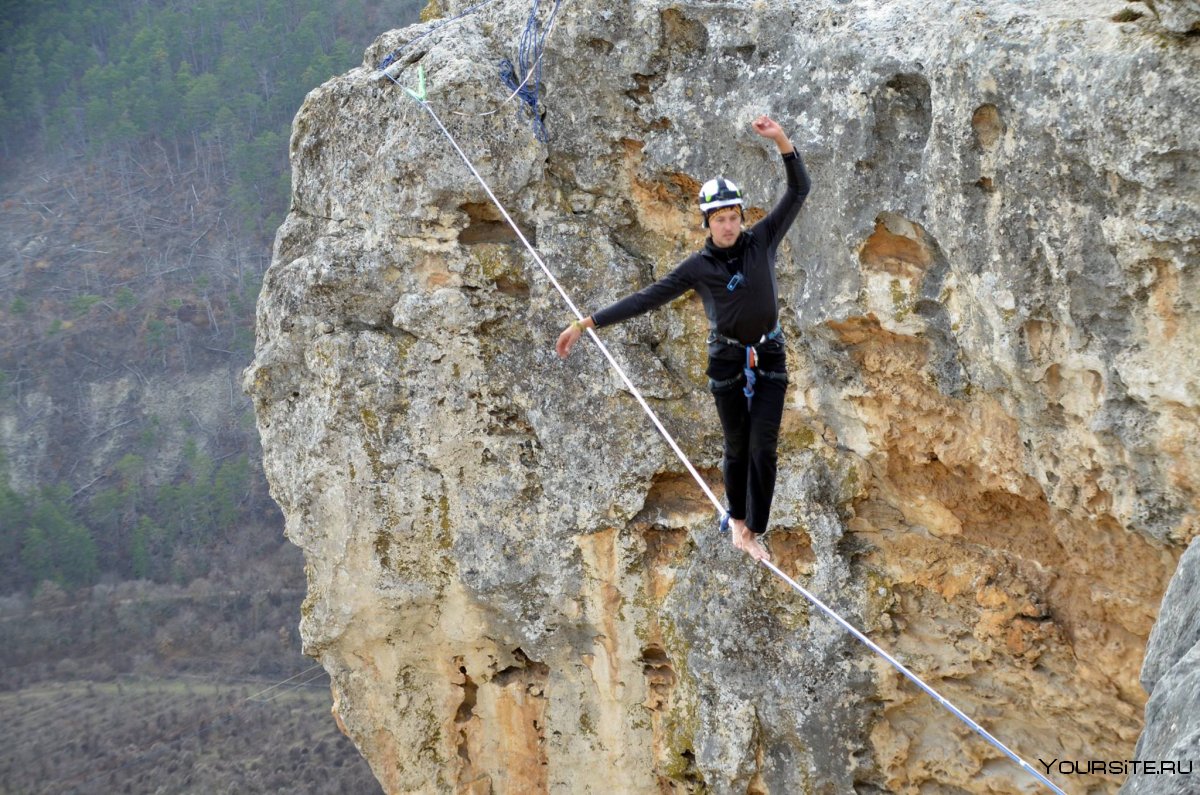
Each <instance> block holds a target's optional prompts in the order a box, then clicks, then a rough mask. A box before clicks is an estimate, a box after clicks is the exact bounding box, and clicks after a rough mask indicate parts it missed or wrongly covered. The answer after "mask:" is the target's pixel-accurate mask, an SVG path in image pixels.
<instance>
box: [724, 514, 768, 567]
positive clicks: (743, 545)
mask: <svg viewBox="0 0 1200 795" xmlns="http://www.w3.org/2000/svg"><path fill="white" fill-rule="evenodd" d="M729 529H730V532H729V537H730V539H731V540H732V541H733V545H734V546H735V547H737V548H738V549H740V550H742V551H743V552H745V553H746V554H747V555H749V556H750V557H752V558H754V560H756V561H759V560H770V559H771V555H770V554H769V553H768V552H767V548H766V547H764V546H763V545H762V544H761V543H759V541H758V537H757V536H756V535H755V534H754V533H753V532H752V531H751V530H750V528H748V527H746V523H745V522H744V521H742V520H741V519H730V520H729Z"/></svg>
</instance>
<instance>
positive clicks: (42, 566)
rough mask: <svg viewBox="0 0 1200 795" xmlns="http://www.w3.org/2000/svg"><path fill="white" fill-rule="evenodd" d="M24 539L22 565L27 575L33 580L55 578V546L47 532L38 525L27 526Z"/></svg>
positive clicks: (39, 580) (40, 580)
mask: <svg viewBox="0 0 1200 795" xmlns="http://www.w3.org/2000/svg"><path fill="white" fill-rule="evenodd" d="M23 541H24V543H22V545H21V565H22V566H23V567H24V568H25V576H26V577H27V578H28V579H30V580H32V581H33V582H42V581H43V580H52V579H54V578H55V575H56V572H55V567H54V548H53V545H52V544H51V543H50V539H49V538H48V537H47V536H46V533H45V532H44V531H42V530H41V529H40V528H37V527H27V528H26V529H25V537H24V539H23Z"/></svg>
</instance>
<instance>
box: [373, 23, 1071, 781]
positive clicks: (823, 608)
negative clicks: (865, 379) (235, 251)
mask: <svg viewBox="0 0 1200 795" xmlns="http://www.w3.org/2000/svg"><path fill="white" fill-rule="evenodd" d="M556 5H557V3H556ZM387 77H388V78H389V79H390V80H392V82H394V83H396V85H398V86H399V85H400V83H399V82H398V81H397V80H396V78H395V76H393V75H390V74H389V75H387ZM418 80H419V81H421V82H420V84H419V86H418V90H417V91H415V92H414V91H407V89H406V91H407V93H408V95H409V96H410V97H412V98H413V100H414V101H416V102H417V103H418V104H419V105H420V106H421V107H422V108H424V109H425V110H426V112H428V113H429V116H430V118H432V119H433V121H434V123H435V124H437V126H438V129H440V130H441V131H442V134H443V135H444V136H446V140H447V141H449V142H450V145H451V146H452V147H454V151H456V152H457V153H458V156H459V157H460V158H461V159H462V161H463V163H464V164H465V165H466V167H467V169H468V170H469V171H470V172H471V174H472V176H474V177H475V179H476V181H477V182H478V183H479V185H480V186H481V187H482V188H483V190H484V192H485V193H487V195H488V198H489V199H491V200H492V203H493V204H494V205H496V209H497V210H499V211H500V214H501V215H502V216H504V220H505V221H506V222H508V225H509V226H510V227H512V230H513V232H515V233H516V235H517V238H518V239H520V241H521V243H523V244H524V245H525V248H526V249H527V250H528V251H529V254H530V256H532V257H533V260H534V262H536V263H537V265H538V267H539V268H541V270H542V273H544V274H545V275H546V278H547V279H548V280H549V281H550V284H551V285H552V286H553V287H554V289H555V290H557V291H558V294H559V295H560V296H561V297H562V299H563V301H564V302H565V303H566V305H567V307H568V308H569V309H570V310H571V312H572V314H574V315H575V318H576V320H578V321H579V322H580V323H582V322H583V321H584V317H583V313H581V312H580V311H579V308H578V307H577V306H576V305H575V302H574V301H572V300H571V297H570V295H568V294H567V291H566V290H565V289H563V287H562V285H561V284H560V283H559V281H558V279H557V278H555V276H554V274H553V273H552V272H551V270H550V268H549V267H547V265H546V263H545V262H544V261H543V260H542V258H541V256H540V255H539V254H538V253H537V251H536V250H534V248H533V246H532V245H531V244H530V243H529V240H528V239H527V238H526V237H525V234H524V233H523V232H522V231H521V228H520V227H519V226H517V224H516V223H515V222H514V221H513V219H512V216H511V215H509V213H508V210H506V209H505V208H504V205H502V204H501V203H500V200H499V199H497V198H496V194H495V193H494V192H492V189H491V187H489V186H488V184H487V182H486V181H485V180H484V178H483V177H482V176H481V175H480V174H479V171H478V170H477V169H476V168H475V166H474V164H473V163H471V159H470V158H469V157H467V155H466V153H465V152H463V150H462V147H460V146H459V145H458V141H456V140H455V139H454V136H453V135H451V134H450V131H449V130H448V129H446V125H445V124H443V123H442V120H441V119H440V118H439V117H438V115H437V113H436V112H435V111H434V109H433V107H432V106H431V105H430V104H429V102H428V100H427V99H426V98H425V97H424V84H423V79H422V78H421V76H420V72H418ZM401 87H403V86H401ZM587 333H588V336H590V337H591V338H592V342H594V343H595V344H596V347H597V348H598V349H599V351H600V352H601V353H602V354H603V355H604V358H605V359H607V360H608V363H609V364H610V365H612V367H613V369H614V370H616V372H617V375H618V376H620V378H621V381H622V383H624V384H625V387H626V388H627V389H628V390H629V392H630V393H631V394H632V395H633V396H634V398H635V399H636V400H637V402H638V404H639V405H640V406H641V407H642V410H643V411H645V412H646V415H647V416H648V417H649V418H650V421H651V422H652V423H653V424H654V427H655V428H657V429H658V432H659V433H660V434H662V436H663V438H664V439H665V440H666V441H667V444H668V445H669V446H670V447H671V450H672V451H674V453H675V455H676V456H677V457H678V458H679V460H680V462H682V463H683V465H684V467H686V468H687V471H688V472H689V473H690V474H691V476H692V478H693V479H695V481H696V484H697V485H698V486H699V487H700V490H701V491H703V492H704V495H705V496H706V497H708V499H709V501H710V502H711V503H712V504H713V506H714V507H715V508H716V509H717V511H718V512H719V513H720V514H722V517H723V518H722V522H721V524H722V528H723V529H725V528H728V526H729V515H728V512H726V511H725V508H724V506H723V505H722V504H721V502H720V500H718V499H717V495H716V494H714V493H713V490H712V489H711V488H710V487H709V485H708V483H706V482H705V480H704V478H703V477H701V476H700V473H699V472H698V471H697V470H696V467H695V466H693V464H692V462H691V460H690V459H688V457H687V455H686V454H685V453H684V452H683V450H682V449H681V448H680V447H679V444H678V443H677V442H676V441H675V439H674V437H673V436H671V434H670V432H669V431H667V429H666V426H664V425H663V424H662V421H661V420H660V419H659V418H658V415H657V414H655V413H654V410H653V409H652V408H650V404H649V403H647V402H646V399H645V398H644V397H643V396H642V393H641V391H640V390H639V389H638V388H637V387H636V386H635V385H634V383H633V381H632V380H631V379H630V378H629V376H628V375H626V374H625V370H624V369H623V368H622V367H621V365H620V364H618V363H617V360H616V359H615V358H614V357H613V355H612V353H611V352H609V350H608V347H607V346H606V345H605V344H604V342H603V341H602V340H601V339H600V337H599V336H598V335H597V334H596V331H595V329H593V328H590V327H589V328H587ZM779 333H780V332H779V328H778V327H776V329H775V330H774V331H772V332H771V333H770V335H763V338H762V339H761V340H760V341H759V342H758V343H756V345H760V344H762V343H763V342H766V341H767V338H768V336H773V337H775V338H777V337H778V336H779ZM710 337H712V338H713V339H715V341H718V342H723V341H727V340H730V339H731V338H728V337H721V336H720V335H716V334H715V332H714V333H713V335H710ZM733 343H734V344H736V345H742V343H741V342H740V341H738V340H733ZM747 347H753V346H747ZM748 361H749V359H748ZM764 375H765V374H764ZM748 398H749V396H748ZM757 562H758V563H761V564H762V565H763V566H765V567H766V568H767V569H768V570H770V571H771V572H772V573H774V574H775V575H776V576H777V577H779V578H780V579H781V580H783V581H784V582H786V583H787V584H788V585H789V586H791V588H792V589H793V590H795V591H796V592H797V593H798V594H800V595H801V596H803V597H804V598H805V599H807V600H808V601H809V603H810V604H812V605H813V606H814V607H816V608H817V609H818V610H819V611H820V612H821V613H823V614H824V615H825V616H827V617H828V618H830V619H831V620H832V621H834V622H835V623H837V624H838V625H839V626H841V627H842V628H843V629H845V630H846V631H847V632H849V633H850V634H851V635H853V636H854V637H855V638H856V639H857V640H858V641H859V642H861V643H862V644H863V645H864V646H866V647H867V648H868V649H870V650H871V651H873V652H875V653H876V654H878V655H879V656H880V657H882V658H883V659H884V660H885V661H887V663H888V664H889V665H891V666H892V667H893V668H895V669H896V670H897V671H899V672H900V673H901V674H902V675H903V676H904V677H905V678H907V679H908V680H909V681H911V682H913V683H914V684H915V685H917V687H919V688H920V689H921V690H923V691H925V692H926V693H927V694H929V695H930V696H931V697H932V698H933V699H934V700H935V701H937V702H938V703H939V704H941V705H942V706H943V707H945V708H946V710H948V711H949V712H950V713H951V714H952V715H954V716H955V717H957V718H958V719H959V720H961V721H962V722H963V723H965V724H966V725H967V726H968V727H969V728H970V729H971V730H972V731H974V732H975V733H976V734H977V735H979V736H980V737H981V738H983V739H984V740H986V741H987V742H988V743H990V744H991V745H992V746H993V747H995V748H996V749H997V750H999V751H1000V752H1001V753H1003V754H1004V755H1005V756H1007V757H1008V758H1009V759H1011V760H1012V761H1013V762H1014V763H1016V764H1017V766H1018V767H1020V768H1021V769H1022V770H1024V771H1026V772H1027V773H1029V774H1030V775H1032V776H1033V777H1034V778H1036V779H1037V780H1038V781H1039V782H1040V783H1042V784H1043V785H1045V786H1046V787H1047V788H1048V789H1050V790H1051V791H1052V792H1054V793H1056V795H1067V794H1066V792H1064V791H1063V790H1062V789H1060V788H1059V787H1058V786H1057V785H1055V783H1054V782H1053V781H1051V780H1050V779H1049V778H1047V777H1046V776H1044V775H1042V774H1041V773H1039V772H1038V771H1037V770H1036V769H1035V768H1034V767H1033V766H1032V765H1030V764H1029V763H1028V762H1026V761H1025V760H1024V759H1022V758H1021V757H1020V756H1018V755H1017V754H1016V753H1015V752H1014V751H1012V750H1011V749H1009V748H1008V746H1006V745H1005V744H1004V743H1002V742H1000V740H998V739H996V737H994V736H993V735H992V734H991V733H989V732H988V731H987V730H986V729H984V728H983V727H982V726H980V725H979V724H978V723H976V722H975V721H974V720H972V719H971V718H970V717H969V716H968V715H967V714H966V713H964V712H963V711H962V710H960V709H959V708H958V707H956V706H954V705H953V704H951V703H950V701H949V700H947V699H946V698H945V697H944V696H942V695H941V694H940V693H938V692H937V691H936V690H934V689H933V688H932V687H930V686H929V685H927V684H925V682H924V681H922V680H921V678H920V677H918V676H917V675H916V674H915V673H913V672H912V671H910V670H909V669H908V668H907V667H906V666H905V665H904V664H903V663H901V662H900V661H899V660H897V659H896V658H895V657H893V656H892V655H891V654H888V653H887V652H886V651H884V650H883V648H882V647H880V646H879V645H877V644H876V643H875V642H874V641H872V640H871V639H870V638H868V637H867V636H866V635H864V634H863V633H862V632H860V631H859V630H858V629H857V628H855V627H854V625H853V624H851V623H850V622H849V621H847V620H846V619H844V618H842V617H841V616H840V615H838V613H837V612H836V611H834V610H833V609H832V608H830V607H829V606H828V605H826V604H825V603H824V602H822V601H821V600H820V599H818V598H817V597H816V596H815V595H814V594H812V593H810V592H809V591H808V590H807V589H806V588H804V587H803V586H802V585H800V584H799V583H798V582H796V581H795V580H793V579H792V578H791V577H789V576H788V575H787V574H784V572H783V571H782V570H781V569H779V567H778V566H776V565H775V564H774V563H772V562H771V561H769V560H758V561H757Z"/></svg>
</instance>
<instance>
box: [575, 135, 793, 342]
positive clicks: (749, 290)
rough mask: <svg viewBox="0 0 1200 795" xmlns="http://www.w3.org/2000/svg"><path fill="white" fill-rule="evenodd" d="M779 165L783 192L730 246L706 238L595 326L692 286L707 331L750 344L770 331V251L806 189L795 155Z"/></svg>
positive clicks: (773, 307) (773, 315)
mask: <svg viewBox="0 0 1200 795" xmlns="http://www.w3.org/2000/svg"><path fill="white" fill-rule="evenodd" d="M783 163H784V170H785V172H786V174H787V189H786V190H785V191H784V194H783V196H782V197H781V198H780V199H779V201H778V202H777V203H776V204H775V207H774V208H773V209H772V210H771V212H769V213H768V214H767V215H766V217H764V218H763V219H762V220H761V221H759V222H758V223H756V224H755V225H754V226H752V227H750V228H749V229H747V230H746V231H744V232H743V233H742V234H741V235H740V236H739V237H738V240H737V242H736V243H735V244H734V245H733V246H731V247H730V248H728V249H719V248H716V247H715V246H713V243H712V238H711V237H710V238H709V239H708V242H707V244H706V245H705V247H704V248H703V249H702V250H700V251H698V252H696V253H695V254H692V255H691V256H689V257H688V258H687V259H685V260H684V261H683V262H681V263H680V264H679V265H678V266H676V267H675V269H674V270H672V271H671V272H670V273H668V274H667V275H666V276H663V277H662V278H661V279H659V280H658V281H656V282H655V283H654V284H651V285H650V286H648V287H645V288H644V289H641V290H639V291H638V292H636V293H633V294H632V295H628V296H626V297H625V298H622V299H621V300H619V301H617V302H615V303H613V304H610V305H609V306H606V307H604V308H603V309H601V310H600V311H599V312H596V313H595V314H594V315H592V319H593V321H595V323H596V327H597V328H599V327H602V326H611V325H612V324H614V323H619V322H621V321H622V320H628V319H629V318H631V317H635V316H637V315H640V314H643V313H645V312H649V311H650V310H652V309H657V308H658V307H660V306H662V305H663V304H665V303H667V302H668V301H672V300H674V299H675V298H678V297H679V296H681V295H683V294H684V293H685V292H687V291H688V290H689V289H692V290H695V291H696V292H698V293H699V294H700V298H701V299H702V300H703V301H704V311H705V313H706V314H707V315H708V324H709V329H710V331H715V332H716V333H717V334H720V335H721V336H724V337H730V338H732V339H736V340H740V341H741V342H743V343H745V344H751V343H755V342H757V341H758V340H759V339H761V338H762V336H763V335H764V334H767V333H768V332H770V331H771V330H772V329H774V328H775V326H776V324H778V322H779V308H778V306H777V300H776V298H777V293H778V288H777V286H776V283H775V250H776V249H777V248H778V247H779V243H780V241H781V240H783V236H784V234H785V233H786V232H787V230H788V228H789V227H790V226H791V225H792V222H793V221H795V220H796V215H797V214H798V213H799V212H800V207H801V205H803V204H804V200H805V198H806V197H807V196H808V191H809V188H810V187H811V182H810V181H809V178H808V172H807V171H806V170H805V168H804V161H803V160H802V159H801V158H800V155H799V153H797V152H789V153H788V154H786V155H783ZM739 271H740V272H741V273H742V274H743V275H744V277H745V281H743V282H742V284H741V285H740V286H739V287H737V289H735V290H729V289H728V284H729V280H730V279H731V278H732V276H733V275H734V274H735V273H737V272H739ZM764 364H765V362H764Z"/></svg>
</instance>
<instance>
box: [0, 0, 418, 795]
mask: <svg viewBox="0 0 1200 795" xmlns="http://www.w3.org/2000/svg"><path fill="white" fill-rule="evenodd" d="M421 5H423V2H422V0H322V1H320V2H319V1H318V0H286V1H285V0H261V1H259V2H255V1H254V0H251V2H243V1H242V0H238V1H236V2H235V1H233V0H44V1H43V2H13V1H12V0H0V649H2V650H3V651H2V653H0V668H2V669H3V671H4V675H3V676H2V677H0V698H2V699H3V700H4V703H5V705H6V707H5V708H6V709H7V710H9V711H10V712H13V713H14V714H15V715H17V716H18V718H19V719H20V720H18V721H14V722H13V724H12V726H10V731H9V732H8V733H7V734H6V735H5V737H6V742H5V744H4V745H5V747H6V749H7V750H6V751H5V752H3V753H0V781H2V782H3V784H0V790H3V791H5V792H41V791H63V792H68V791H99V790H98V789H96V788H97V787H99V788H100V789H103V790H105V791H123V792H154V791H164V790H162V788H163V787H166V789H167V790H170V791H176V792H193V791H194V792H232V791H239V792H242V791H245V792H251V791H258V792H265V791H283V790H287V791H289V792H322V791H329V792H350V791H355V792H368V791H371V790H372V789H373V788H374V787H375V784H374V781H373V778H372V777H371V775H370V773H369V770H368V769H367V767H366V765H365V763H363V761H362V760H361V758H359V757H358V755H357V753H356V752H355V751H354V749H353V747H352V746H351V745H350V744H349V742H348V741H347V740H345V739H344V738H342V737H341V736H340V735H339V734H338V733H337V730H336V727H335V726H334V724H333V722H332V720H331V719H330V717H329V713H328V707H329V702H328V699H329V695H328V690H327V689H326V687H327V684H326V683H327V679H325V678H324V677H323V676H322V677H321V678H319V679H313V676H312V675H306V676H305V677H303V678H301V679H297V680H294V681H293V682H292V684H289V685H288V686H287V687H286V688H283V689H281V690H272V691H271V695H270V699H275V700H272V701H271V704H269V705H264V704H259V703H258V701H259V699H256V698H250V700H248V701H247V699H246V696H248V695H250V694H254V693H256V692H258V691H260V690H261V689H263V688H265V687H268V686H270V685H271V684H272V683H274V682H279V681H281V680H287V679H288V677H291V676H293V675H295V674H297V673H298V672H300V671H304V670H306V669H308V667H309V666H311V664H312V663H311V661H310V660H306V659H305V658H304V657H303V656H302V655H301V654H300V643H299V638H298V635H297V632H296V624H297V622H298V620H299V612H300V601H301V598H302V597H303V588H304V574H303V568H302V567H303V562H302V559H301V556H300V554H299V552H298V550H296V549H295V548H294V547H292V546H291V545H290V544H288V543H287V542H285V541H284V539H283V533H282V530H283V527H282V519H281V517H280V516H279V513H278V511H277V509H276V507H275V505H274V503H273V502H272V501H271V500H270V498H269V495H268V493H267V487H266V483H265V479H264V477H263V473H262V468H261V463H260V450H259V447H258V439H257V434H256V433H255V430H254V425H253V419H252V414H251V411H250V404H249V401H248V400H247V399H246V398H245V397H244V396H243V395H242V393H241V386H240V377H241V371H242V369H243V368H244V367H245V366H246V364H247V363H248V362H249V359H250V356H251V352H252V348H253V334H254V307H255V302H256V300H257V297H258V291H259V288H260V285H261V279H262V273H263V271H264V270H265V268H266V266H267V264H268V262H269V260H270V246H271V240H272V237H273V235H274V230H275V226H276V225H277V224H278V222H279V220H280V219H281V218H282V217H283V214H284V213H285V212H286V210H287V203H288V194H289V177H290V174H289V167H288V160H287V143H288V137H289V128H290V124H291V120H292V117H293V115H294V114H295V112H296V110H297V109H298V108H299V106H300V104H301V101H302V100H303V97H304V95H305V93H306V92H308V91H309V90H310V89H311V88H313V87H314V86H316V85H318V84H319V83H321V82H322V81H324V80H326V79H327V78H329V77H330V76H332V75H334V74H337V73H340V72H343V71H345V70H347V69H349V68H351V67H353V66H355V65H357V64H358V63H359V62H360V60H361V57H362V52H363V50H364V49H365V48H366V46H367V45H369V44H370V43H371V41H372V40H373V39H375V38H376V37H377V36H378V35H379V34H380V33H382V32H384V31H386V30H389V29H392V28H396V27H402V26H404V25H407V24H410V23H412V22H414V21H416V17H417V14H418V11H419V7H420V6H421ZM320 674H321V672H320V671H319V669H318V670H317V671H316V675H320ZM100 683H104V684H103V686H101V684H100ZM297 683H299V684H300V685H301V686H304V687H309V686H311V687H316V688H318V689H316V690H308V691H303V692H302V691H300V690H296V689H295V687H294V686H295V685H296V684H297ZM234 686H237V687H240V688H241V689H240V690H237V691H234V690H231V689H230V688H231V687H234ZM239 694H240V695H239ZM277 696H278V698H276V697H277ZM230 714H232V715H233V717H232V718H230V717H228V715H230ZM26 718H28V719H26ZM22 721H23V722H22ZM164 756H165V757H168V758H169V759H170V762H171V764H170V766H169V767H170V769H165V768H163V767H161V766H158V763H159V762H162V761H163V758H164Z"/></svg>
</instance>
